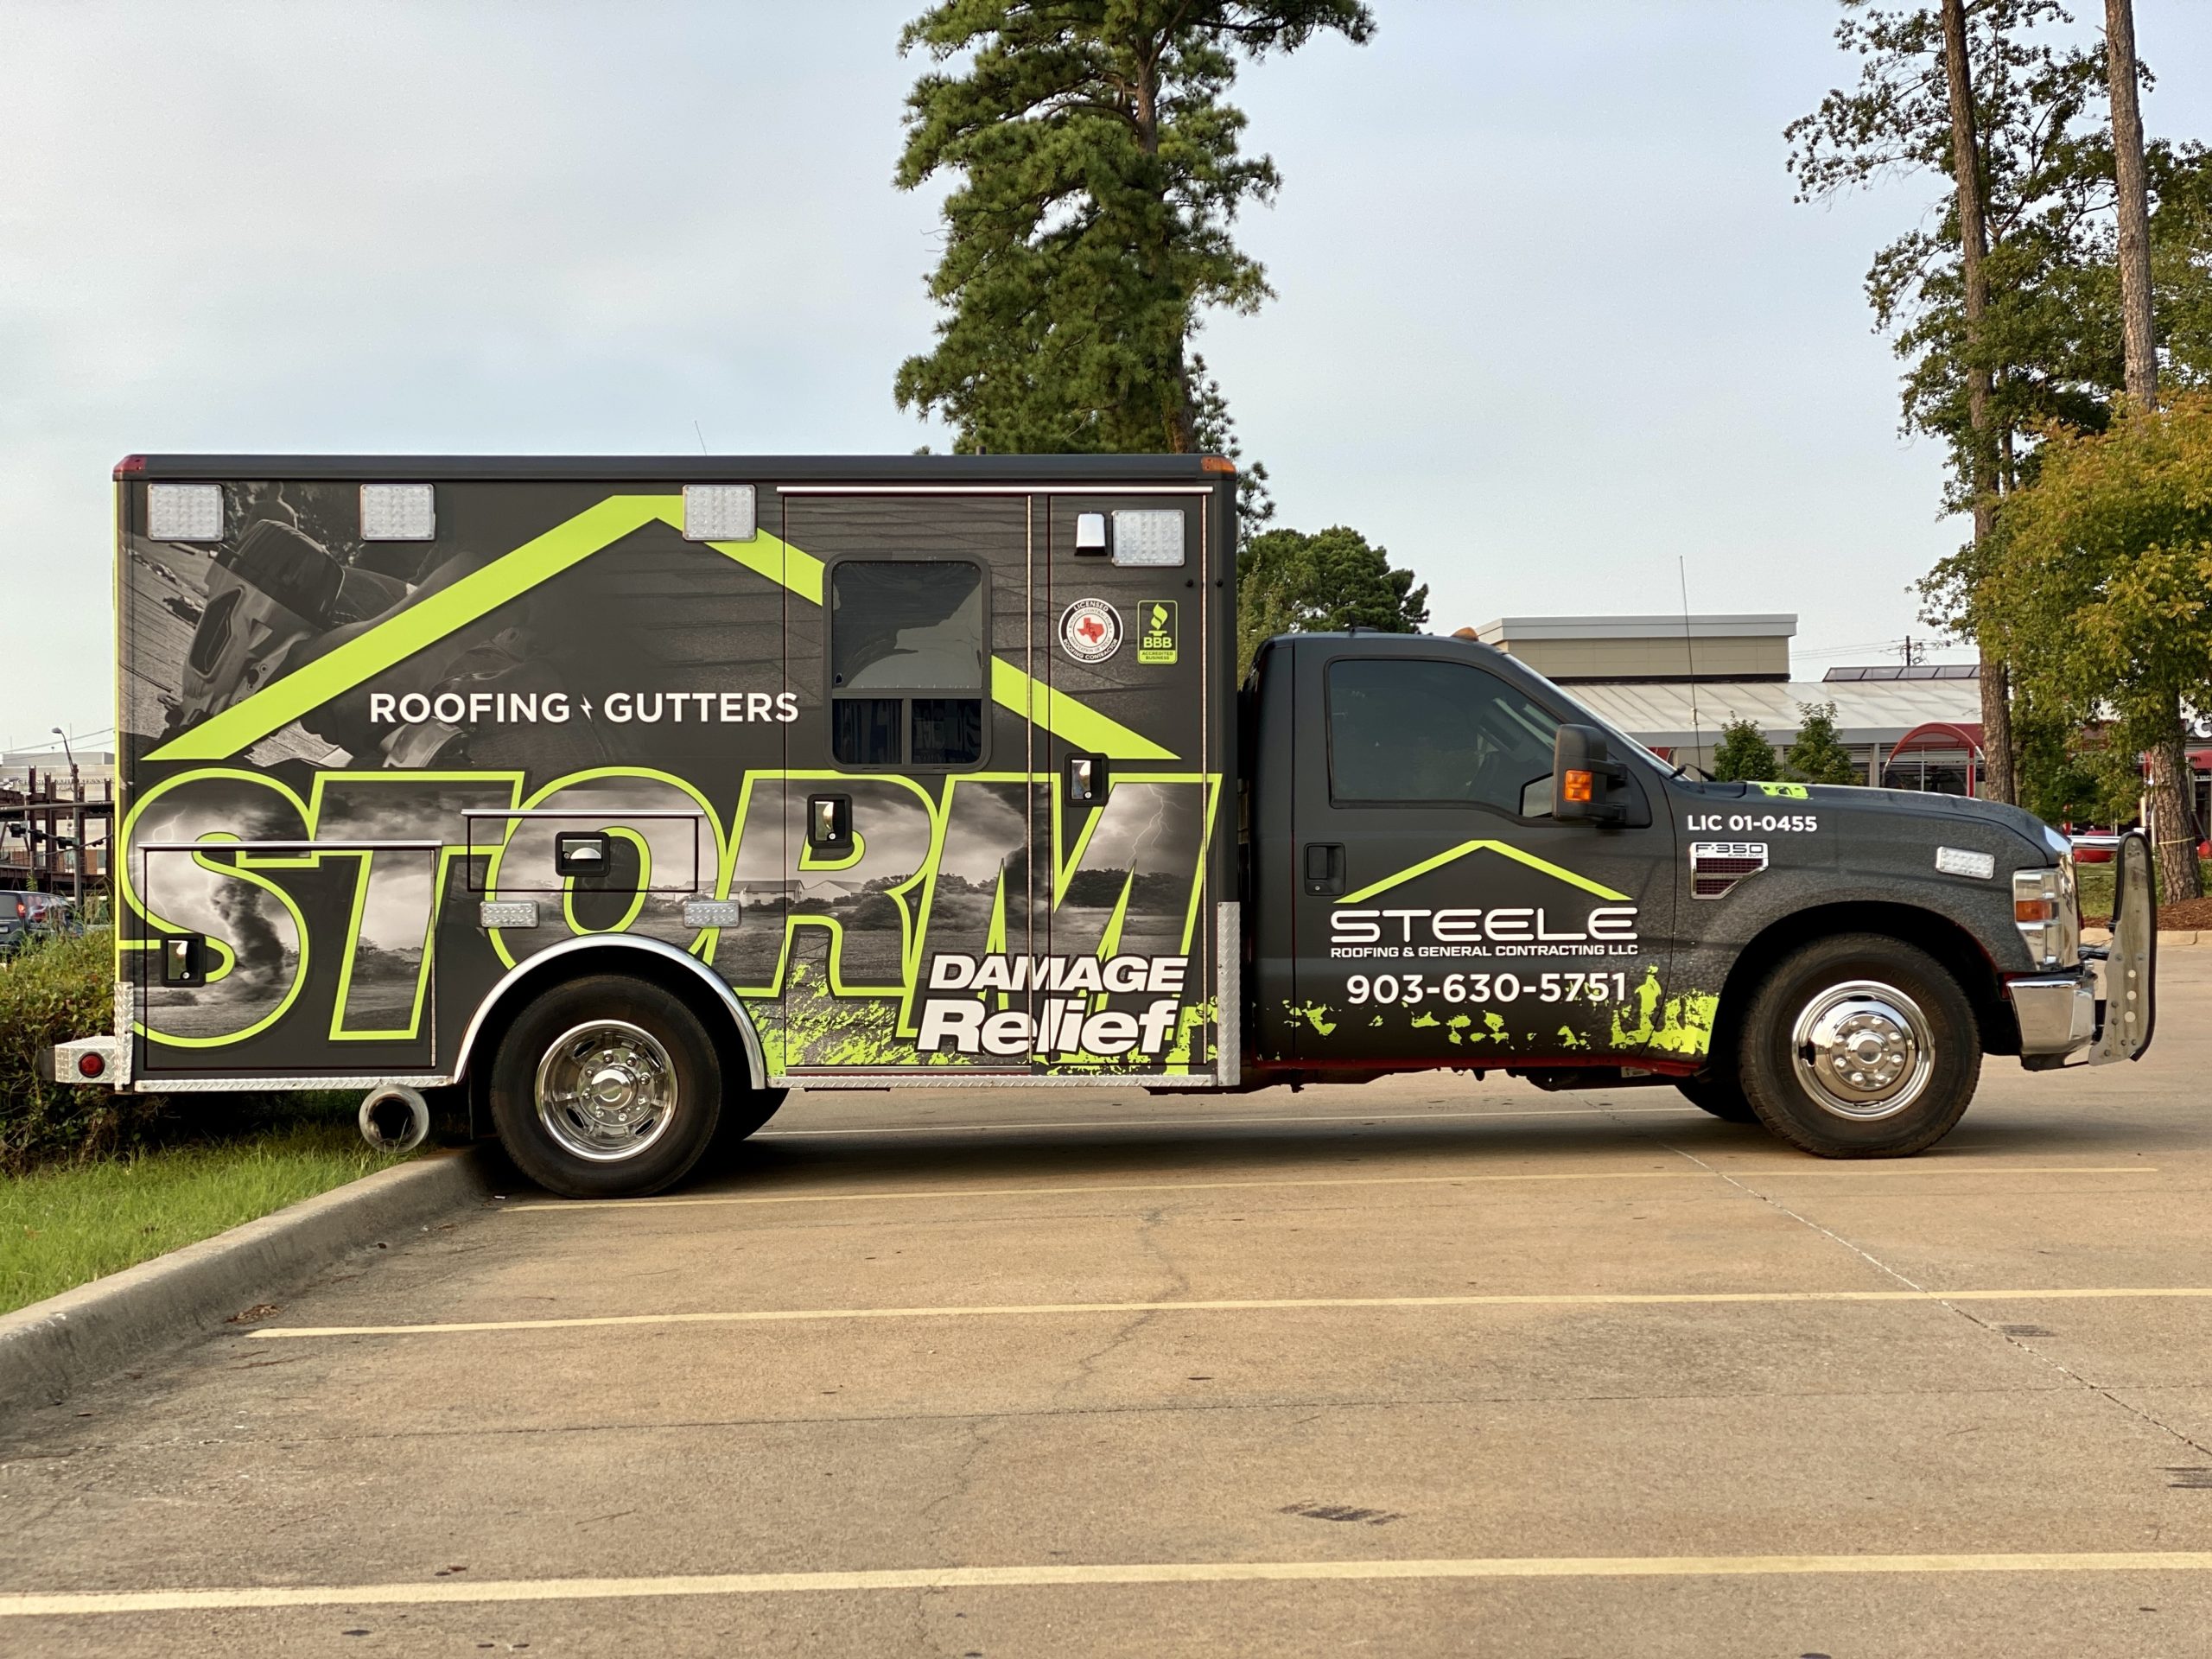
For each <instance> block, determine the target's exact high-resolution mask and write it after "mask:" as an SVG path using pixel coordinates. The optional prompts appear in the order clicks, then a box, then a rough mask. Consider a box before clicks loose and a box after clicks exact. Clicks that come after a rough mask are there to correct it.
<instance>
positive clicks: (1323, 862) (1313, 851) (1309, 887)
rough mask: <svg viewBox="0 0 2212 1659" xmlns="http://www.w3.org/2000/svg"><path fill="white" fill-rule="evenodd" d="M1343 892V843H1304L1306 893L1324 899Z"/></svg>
mask: <svg viewBox="0 0 2212 1659" xmlns="http://www.w3.org/2000/svg"><path fill="white" fill-rule="evenodd" d="M1343 891H1344V843H1343V842H1335V841H1309V842H1306V893H1308V895H1310V896H1313V897H1317V898H1325V897H1329V896H1332V895H1333V894H1336V893H1342V892H1343Z"/></svg>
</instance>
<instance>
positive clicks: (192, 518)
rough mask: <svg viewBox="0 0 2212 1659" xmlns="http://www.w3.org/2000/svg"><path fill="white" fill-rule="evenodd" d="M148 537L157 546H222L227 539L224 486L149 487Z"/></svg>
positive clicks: (174, 485)
mask: <svg viewBox="0 0 2212 1659" xmlns="http://www.w3.org/2000/svg"><path fill="white" fill-rule="evenodd" d="M146 534H147V535H149V536H150V537H153V539H154V540H156V541H157V542H219V541H221V540H222V539H223V486H221V485H219V484H149V485H148V486H146Z"/></svg>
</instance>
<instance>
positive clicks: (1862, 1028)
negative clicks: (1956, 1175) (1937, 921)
mask: <svg viewBox="0 0 2212 1659" xmlns="http://www.w3.org/2000/svg"><path fill="white" fill-rule="evenodd" d="M1742 1032H1743V1036H1742V1077H1743V1083H1744V1093H1745V1097H1746V1098H1747V1099H1748V1100H1749V1101H1750V1102H1751V1109H1753V1110H1754V1111H1755V1112H1757V1113H1758V1121H1759V1122H1762V1123H1764V1125H1765V1126H1766V1127H1767V1128H1768V1129H1769V1130H1770V1131H1771V1132H1772V1133H1774V1134H1775V1135H1778V1136H1780V1137H1781V1138H1782V1139H1783V1140H1784V1141H1789V1143H1790V1144H1791V1145H1792V1146H1795V1147H1800V1148H1802V1150H1804V1151H1806V1152H1809V1153H1812V1154H1815V1155H1816V1156H1819V1157H1822V1158H1901V1157H1905V1156H1908V1155H1910V1154H1913V1153H1916V1152H1923V1151H1925V1150H1926V1149H1927V1148H1928V1147H1932V1146H1934V1145H1935V1144H1936V1142H1937V1141H1940V1140H1942V1138H1943V1137H1944V1136H1945V1135H1948V1134H1949V1133H1950V1132H1951V1126H1952V1125H1953V1124H1955V1123H1956V1122H1958V1121H1959V1118H1960V1117H1961V1115H1962V1114H1963V1113H1964V1112H1965V1111H1966V1109H1967V1102H1969V1101H1971V1100H1972V1099H1973V1098H1974V1084H1975V1083H1976V1082H1978V1081H1979V1080H1980V1076H1981V1043H1980V1032H1979V1030H1978V1028H1977V1027H1976V1026H1975V1023H1974V1008H1973V1007H1972V1005H1971V1004H1969V1003H1968V1002H1967V998H1966V994H1965V992H1963V991H1962V990H1961V989H1960V988H1959V984H1958V982H1957V981H1956V980H1955V979H1953V978H1952V977H1951V976H1950V975H1949V974H1948V973H1947V972H1945V971H1944V969H1943V968H1942V966H1941V964H1939V963H1937V962H1936V960H1935V959H1934V958H1933V957H1930V956H1929V955H1928V954H1927V953H1926V952H1925V951H1923V950H1916V949H1914V948H1913V947H1912V946H1911V945H1909V944H1904V942H1903V941H1901V940H1898V939H1893V938H1886V937H1885V936H1883V935H1881V934H1876V933H1847V934H1841V935H1839V936H1837V937H1836V938H1827V939H1819V940H1815V942H1814V943H1813V944H1808V945H1807V946H1805V947H1804V948H1803V949H1802V950H1798V951H1796V952H1795V953H1794V954H1792V955H1791V956H1789V957H1786V958H1785V959H1784V960H1783V962H1782V963H1780V964H1778V965H1777V967H1776V968H1775V969H1774V971H1773V972H1772V973H1771V974H1770V975H1769V976H1767V978H1766V981H1765V982H1764V984H1762V985H1761V986H1760V987H1759V988H1758V992H1757V993H1756V994H1755V995H1753V997H1752V999H1751V1007H1749V1008H1748V1009H1746V1010H1745V1019H1744V1023H1743V1027H1742Z"/></svg>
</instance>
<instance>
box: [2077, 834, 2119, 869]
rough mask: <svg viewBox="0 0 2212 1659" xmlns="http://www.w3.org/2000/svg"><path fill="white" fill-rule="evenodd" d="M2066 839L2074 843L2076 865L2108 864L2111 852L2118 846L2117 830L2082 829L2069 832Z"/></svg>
mask: <svg viewBox="0 0 2212 1659" xmlns="http://www.w3.org/2000/svg"><path fill="white" fill-rule="evenodd" d="M2067 839H2068V840H2069V841H2071V842H2073V843H2074V861H2075V863H2077V864H2109V863H2111V862H2112V855H2113V849H2115V848H2117V847H2118V846H2119V845H2120V831H2119V830H2117V829H2072V830H2069V834H2068V836H2067Z"/></svg>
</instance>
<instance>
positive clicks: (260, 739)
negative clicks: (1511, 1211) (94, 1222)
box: [49, 455, 2154, 1196]
mask: <svg viewBox="0 0 2212 1659" xmlns="http://www.w3.org/2000/svg"><path fill="white" fill-rule="evenodd" d="M1236 482H1237V480H1236V475H1235V473H1234V471H1233V468H1232V467H1230V464H1229V463H1228V462H1226V461H1222V460H1221V459H1219V458H1217V457H1211V456H1157V457H1155V456H1027V457H983V456H931V455H920V456H902V457H893V458H842V459H830V458H814V459H787V458H785V459H706V458H696V459H694V458H679V459H667V460H659V459H641V458H627V459H573V460H570V459H549V458H521V459H514V458H510V459H490V458H479V459H454V458H442V459H441V458H426V457H419V456H413V457H397V456H365V457H364V456H347V457H340V456H316V457H270V456H258V457H255V456H181V455H180V456H153V455H149V456H137V457H133V458H131V459H130V460H128V461H124V463H123V464H122V465H121V466H120V467H118V470H117V473H116V490H117V497H116V506H117V514H118V526H119V531H120V547H119V557H118V566H117V570H118V605H117V608H118V627H119V645H118V662H119V664H120V675H121V703H120V713H119V715H118V722H117V723H118V731H119V734H120V736H121V751H122V753H121V763H120V770H121V783H122V790H123V797H122V803H121V805H120V808H119V811H120V815H121V816H120V819H119V822H120V825H121V828H120V829H119V831H118V842H119V845H120V847H121V849H122V850H121V854H120V855H119V856H118V857H117V858H116V860H115V861H114V870H115V877H114V879H115V887H116V891H115V895H114V896H115V906H114V910H115V920H116V926H115V939H116V950H117V963H118V971H117V976H116V1006H115V1025H114V1029H113V1030H112V1032H111V1033H103V1034H100V1035H97V1036H87V1037H86V1039H83V1040H81V1041H79V1042H73V1043H70V1044H65V1045H62V1046H59V1047H58V1048H56V1049H55V1050H54V1051H53V1053H52V1056H51V1058H50V1061H49V1064H50V1065H52V1066H53V1068H54V1072H55V1074H56V1075H57V1076H59V1077H64V1078H69V1079H74V1080H78V1081H81V1082H84V1083H86V1084H92V1085H96V1086H102V1087H107V1088H112V1089H124V1090H149V1091H157V1092H160V1093H163V1094H168V1095H189V1094H191V1093H194V1092H195V1091H207V1090H238V1089H270V1088H309V1087H313V1088H341V1087H342V1088H359V1089H362V1090H366V1091H370V1098H369V1100H368V1101H367V1102H365V1107H364V1116H365V1121H367V1122H370V1123H371V1124H372V1125H373V1124H376V1123H378V1122H384V1121H385V1115H387V1114H391V1113H395V1112H396V1113H397V1115H398V1116H399V1117H400V1118H401V1119H402V1120H403V1121H413V1122H416V1123H418V1124H419V1122H420V1121H421V1119H422V1118H423V1116H426V1115H428V1114H429V1112H430V1111H431V1110H432V1109H435V1110H436V1111H438V1112H440V1113H442V1114H443V1115H444V1116H446V1117H447V1118H448V1120H449V1128H450V1129H451V1130H452V1132H454V1133H456V1134H463V1135H497V1136H498V1137H499V1140H500V1141H502V1142H503V1143H504V1145H505V1147H506V1149H507V1151H508V1152H509V1153H510V1154H512V1157H513V1159H514V1160H515V1161H516V1163H517V1164H518V1165H519V1166H521V1168H522V1169H523V1170H524V1172H526V1173H528V1174H530V1175H531V1176H532V1177H533V1178H535V1179H537V1180H538V1181H540V1182H542V1183H543V1185H546V1186H548V1187H549V1188H550V1189H552V1190H554V1191H556V1192H562V1193H567V1194H571V1195H580V1196H582V1195H620V1194H632V1193H642V1192H652V1191H654V1190H656V1189H658V1188H660V1187H663V1186H665V1185H668V1184H669V1183H671V1182H672V1181H674V1180H676V1179H679V1178H680V1177H681V1176H682V1175H683V1173H685V1172H686V1171H687V1170H689V1169H690V1167H691V1166H693V1164H694V1163H695V1162H696V1160H697V1159H698V1158H699V1157H700V1155H701V1154H702V1151H704V1149H705V1148H706V1147H708V1146H709V1143H710V1142H712V1141H715V1140H716V1139H717V1138H718V1137H720V1138H722V1139H728V1138H730V1137H734V1136H741V1135H745V1134H748V1133H750V1132H751V1131H752V1130H753V1128H757V1127H758V1126H759V1125H760V1123H762V1122H765V1121H766V1118H767V1117H768V1116H769V1114H770V1113H772V1111H774V1110H775V1109H776V1107H777V1106H778V1104H779V1103H780V1102H781V1101H782V1100H783V1099H784V1098H785V1095H786V1093H787V1091H789V1090H792V1089H804V1090H885V1089H900V1088H931V1087H945V1086H957V1087H966V1088H972V1087H976V1086H980V1085H1010V1086H1015V1087H1020V1088H1026V1089H1039V1088H1042V1089H1052V1090H1067V1091H1079V1090H1085V1089H1097V1088H1112V1089H1131V1088H1141V1089H1145V1090H1157V1091H1168V1092H1176V1093H1181V1092H1190V1093H1192V1094H1193V1095H1196V1094H1197V1093H1198V1092H1199V1091H1216V1092H1218V1091H1223V1090H1249V1089H1254V1088H1257V1087H1262V1086H1267V1085H1271V1084H1298V1083H1301V1082H1306V1081H1316V1080H1329V1081H1342V1082H1354V1081H1362V1080H1365V1079H1370V1078H1373V1077H1380V1076H1383V1075H1384V1074H1387V1073H1390V1072H1395V1071H1407V1070H1412V1069H1430V1068H1435V1069H1448V1070H1452V1071H1471V1072H1474V1073H1477V1074H1478V1075H1479V1074H1482V1073H1484V1072H1488V1071H1507V1072H1511V1073H1514V1074H1516V1075H1520V1076H1524V1077H1529V1079H1531V1080H1532V1081H1534V1082H1535V1083H1536V1084H1538V1085H1540V1086H1542V1087H1545V1088H1550V1089H1560V1088H1575V1087H1616V1086H1623V1085H1626V1084H1673V1085H1675V1086H1676V1087H1679V1088H1680V1089H1681V1091H1682V1092H1683V1093H1684V1094H1685V1095H1687V1096H1688V1097H1689V1099H1690V1100H1692V1101H1693V1102H1694V1103H1697V1104H1698V1105H1700V1106H1702V1107H1704V1108H1706V1109H1708V1110H1710V1111H1713V1112H1714V1113H1716V1114H1718V1115H1719V1116H1723V1117H1726V1118H1731V1119H1736V1120H1739V1121H1744V1122H1754V1121H1755V1122H1759V1123H1762V1124H1764V1126H1765V1127H1766V1128H1768V1129H1770V1130H1771V1131H1772V1132H1773V1133H1775V1134H1776V1135H1779V1136H1781V1137H1782V1138H1783V1140H1785V1141H1789V1142H1790V1143H1792V1144H1794V1145H1795V1146H1797V1147H1801V1148H1802V1149H1804V1150H1805V1151H1807V1152H1809V1153H1813V1154H1821V1155H1825V1156H1832V1157H1853V1156H1881V1155H1894V1154H1906V1153H1911V1152H1916V1151H1918V1150H1920V1149H1922V1148H1923V1147H1928V1146H1929V1145H1931V1144H1933V1143H1934V1142H1935V1141H1936V1140H1938V1139H1939V1138H1940V1137H1941V1136H1942V1135H1943V1134H1945V1133H1946V1132H1947V1131H1948V1129H1949V1128H1950V1127H1951V1125H1952V1124H1953V1123H1955V1122H1956V1121H1957V1120H1958V1117H1959V1116H1960V1114H1961V1112H1962V1111H1963V1110H1964V1109H1966V1106H1967V1102H1968V1100H1969V1098H1970V1097H1971V1096H1972V1094H1973V1092H1974V1084H1975V1081H1976V1078H1977V1077H1978V1075H1979V1071H1980V1065H1981V1062H1982V1058H1983V1057H1984V1056H1985V1055H2012V1056H2017V1057H2018V1058H2019V1060H2020V1061H2021V1062H2022V1064H2024V1065H2027V1066H2029V1067H2031V1068H2035V1069H2048V1068H2056V1067H2059V1066H2063V1065H2069V1064H2077V1063H2078V1064H2089V1063H2096V1062H2101V1061H2108V1060H2113V1059H2118V1058H2135V1057H2138V1056H2139V1055H2140V1054H2141V1053H2142V1052H2143V1051H2144V1049H2145V1046H2146V1045H2147V1044H2148V1043H2149V1041H2150V1039H2151V1035H2152V1014H2153V990H2152V972H2153V963H2152V948H2153V944H2154V935H2153V933H2152V920H2153V918H2152V909H2151V903H2152V900H2151V889H2150V882H2149V867H2148V861H2147V849H2146V848H2145V844H2144V843H2143V842H2142V840H2141V838H2140V837H2139V836H2137V837H2133V838H2131V839H2130V840H2128V841H2127V842H2125V843H2123V846H2122V849H2121V856H2120V869H2121V875H2120V898H2119V900H2118V912H2117V918H2116V920H2117V926H2116V931H2115V936H2114V940H2113V945H2112V947H2111V949H2110V953H2109V956H2108V957H2107V956H2106V955H2105V953H2103V952H2101V951H2099V950H2094V949H2091V948H2088V947H2085V946H2084V945H2083V944H2082V938H2081V925H2080V916H2079V908H2078V905H2077V901H2076V897H2075V883H2074V871H2073V866H2072V861H2071V859H2070V856H2069V849H2068V844H2067V842H2065V840H2064V839H2063V837H2061V836H2058V835H2057V834H2056V832H2054V831H2053V830H2051V829H2049V828H2048V827H2046V826H2045V825H2044V824H2043V823H2040V822H2038V821H2037V819H2035V818H2034V817H2031V816H2030V815H2029V814H2027V813H2025V812H2023V811H2020V810H2017V809H2014V808H2011V807H2006V806H2000V805H1994V804H1988V803H1985V802H1981V801H1975V800H1968V799H1959V798H1951V797H1948V796H1937V795H1916V794H1910V793H1902V792H1897V791H1879V790H1866V789H1851V788H1835V787H1827V786H1820V785H1814V786H1806V785H1798V784H1792V783H1755V784H1744V783H1718V782H1713V781H1711V780H1708V779H1704V778H1702V777H1700V776H1699V775H1697V774H1696V773H1695V772H1694V771H1692V770H1691V769H1688V768H1686V767H1683V766H1670V765H1669V764H1668V763H1667V762H1666V761H1665V760H1663V759H1662V758H1661V757H1659V756H1657V755H1655V754H1653V753H1650V752H1649V751H1647V750H1645V749H1644V748H1643V747H1641V746H1639V745H1638V744H1637V743H1636V742H1635V741H1632V740H1631V739H1630V738H1629V737H1627V736H1626V735H1624V734H1621V733H1619V732H1618V731H1614V730H1611V729H1608V728H1606V727H1605V724H1604V723H1603V722H1602V721H1599V720H1598V719H1597V718H1595V717H1594V716H1593V715H1591V714H1589V713H1588V712H1586V710H1584V709H1580V708H1579V707H1578V706H1577V705H1576V703H1575V702H1574V701H1573V698H1572V697H1570V696H1567V695H1566V694H1565V693H1564V692H1562V691H1561V690H1560V689H1559V688H1558V687H1557V686H1554V685H1553V684H1552V683H1549V682H1548V681H1547V680H1546V679H1544V678H1543V677H1541V676H1540V675H1538V674H1535V673H1534V672H1532V671H1530V670H1529V669H1528V668H1527V667H1525V666H1524V665H1522V664H1519V663H1517V662H1516V661H1514V660H1513V659H1512V658H1510V657H1508V656H1506V655H1504V654H1503V653H1501V652H1497V651H1495V650H1492V649H1491V648H1489V647H1487V646H1484V645H1480V644H1478V643H1477V642H1474V641H1471V640H1466V639H1440V638H1434V637H1430V636H1425V635H1401V634H1386V633H1371V632H1351V633H1334V634H1302V635H1291V636H1285V637H1282V638H1279V639H1274V640H1271V641H1269V642H1268V643H1267V644H1266V645H1264V646H1262V648H1261V649H1260V651H1259V652H1258V655H1257V658H1256V660H1255V662H1254V663H1253V664H1251V666H1250V668H1249V672H1246V673H1243V674H1241V675H1240V673H1239V671H1238V663H1237V647H1236V639H1237V634H1236V534H1237V526H1236ZM1072 1103H1073V1096H1072V1095H1071V1104H1072Z"/></svg>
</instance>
